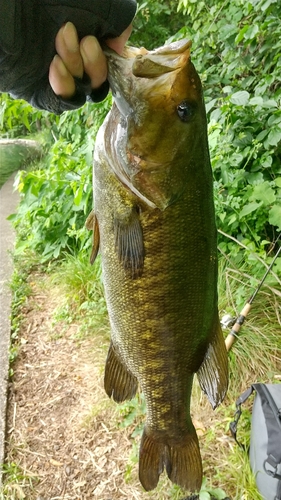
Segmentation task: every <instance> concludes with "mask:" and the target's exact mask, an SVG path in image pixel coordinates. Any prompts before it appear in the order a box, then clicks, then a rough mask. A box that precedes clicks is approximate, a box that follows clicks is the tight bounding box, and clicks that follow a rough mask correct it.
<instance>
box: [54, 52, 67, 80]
mask: <svg viewBox="0 0 281 500" xmlns="http://www.w3.org/2000/svg"><path fill="white" fill-rule="evenodd" d="M53 61H54V63H55V65H56V68H57V70H58V72H59V74H60V75H61V76H67V75H68V71H67V69H66V67H65V65H64V64H63V62H62V60H61V58H60V57H59V56H58V55H55V57H54V59H53Z"/></svg>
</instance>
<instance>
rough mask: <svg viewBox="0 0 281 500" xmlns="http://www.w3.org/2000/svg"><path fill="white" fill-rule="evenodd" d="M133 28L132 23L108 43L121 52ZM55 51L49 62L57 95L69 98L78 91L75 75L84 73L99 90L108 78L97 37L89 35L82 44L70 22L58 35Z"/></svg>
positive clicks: (80, 76) (79, 75) (52, 83)
mask: <svg viewBox="0 0 281 500" xmlns="http://www.w3.org/2000/svg"><path fill="white" fill-rule="evenodd" d="M131 31H132V25H130V26H128V28H127V29H126V30H125V31H124V32H123V33H122V34H121V35H120V36H119V37H118V38H112V39H109V40H106V44H107V45H108V47H110V48H111V49H113V50H115V52H117V53H118V54H122V51H123V49H124V46H125V43H126V42H127V40H128V38H129V36H130V34H131ZM56 51H57V54H56V55H55V57H54V59H53V60H52V62H51V64H50V69H49V81H50V85H51V87H52V89H53V91H54V92H55V94H57V95H59V96H61V97H62V98H63V99H70V98H71V97H72V96H73V95H74V93H75V81H74V77H78V78H82V77H83V74H84V72H85V73H87V75H88V76H89V78H90V80H91V86H92V89H93V90H94V89H98V88H99V87H100V86H101V85H102V83H103V82H104V81H105V80H106V78H107V63H106V58H105V55H104V53H103V51H102V49H101V46H100V44H99V42H98V40H97V39H96V38H95V37H94V36H91V35H89V36H86V37H85V38H83V39H82V40H81V42H80V43H79V40H78V35H77V31H76V28H75V26H74V24H72V23H71V22H68V23H66V24H65V26H63V27H62V28H61V29H60V30H59V32H58V34H57V36H56Z"/></svg>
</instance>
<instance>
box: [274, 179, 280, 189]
mask: <svg viewBox="0 0 281 500" xmlns="http://www.w3.org/2000/svg"><path fill="white" fill-rule="evenodd" d="M275 184H276V186H278V187H281V177H277V178H276V179H275Z"/></svg>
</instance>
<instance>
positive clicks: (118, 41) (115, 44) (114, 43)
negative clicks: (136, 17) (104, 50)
mask: <svg viewBox="0 0 281 500" xmlns="http://www.w3.org/2000/svg"><path fill="white" fill-rule="evenodd" d="M132 29H133V25H132V24H130V25H129V26H128V28H126V29H125V31H123V33H122V34H121V35H120V36H118V37H117V38H109V39H108V40H106V45H108V47H110V48H111V49H112V50H115V52H117V54H120V55H122V52H123V49H124V47H125V44H126V42H127V41H128V39H129V38H130V35H131V33H132Z"/></svg>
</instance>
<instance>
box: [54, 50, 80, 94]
mask: <svg viewBox="0 0 281 500" xmlns="http://www.w3.org/2000/svg"><path fill="white" fill-rule="evenodd" d="M49 82H50V85H51V87H52V89H53V91H54V92H55V94H57V95H59V96H61V97H62V98H63V99H69V98H70V97H72V96H73V94H74V93H75V82H74V79H73V76H72V75H71V74H70V73H69V71H68V70H67V68H66V67H65V65H64V63H63V61H62V60H61V58H60V57H59V56H58V55H56V56H55V57H54V59H53V60H52V62H51V64H50V69H49Z"/></svg>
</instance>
